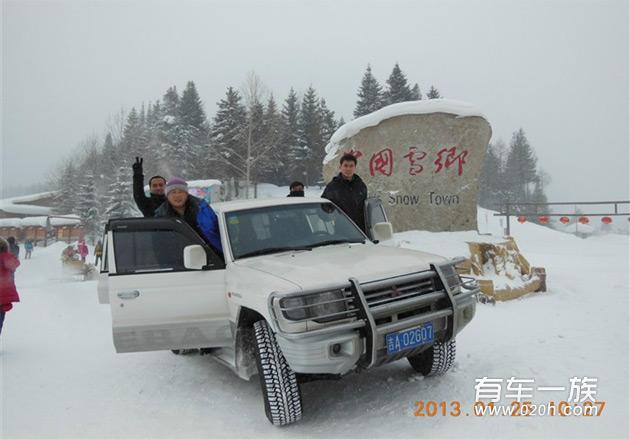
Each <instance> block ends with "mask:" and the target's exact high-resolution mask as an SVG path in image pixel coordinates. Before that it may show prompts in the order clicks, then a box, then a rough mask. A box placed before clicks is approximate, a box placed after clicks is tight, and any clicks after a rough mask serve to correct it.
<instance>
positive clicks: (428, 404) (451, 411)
mask: <svg viewBox="0 0 630 439" xmlns="http://www.w3.org/2000/svg"><path fill="white" fill-rule="evenodd" d="M605 406H606V402H605V401H595V402H593V401H584V402H581V403H571V402H569V401H558V402H554V401H549V402H546V403H541V404H535V403H533V402H532V401H512V402H511V403H510V404H509V405H496V404H495V403H494V402H488V403H484V402H482V401H476V402H475V403H473V405H472V410H471V411H469V412H466V411H463V410H462V403H461V402H460V401H416V403H415V409H414V416H418V417H425V416H426V417H434V416H453V417H459V416H470V415H471V414H472V415H473V416H478V417H479V416H529V417H535V416H563V417H564V416H588V417H591V416H601V415H602V413H603V412H604V407H605Z"/></svg>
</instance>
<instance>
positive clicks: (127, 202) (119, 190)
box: [104, 166, 137, 220]
mask: <svg viewBox="0 0 630 439" xmlns="http://www.w3.org/2000/svg"><path fill="white" fill-rule="evenodd" d="M131 185H132V181H131V172H130V168H129V167H127V166H121V167H119V168H118V170H117V172H116V178H115V180H114V181H113V182H112V183H111V184H110V185H109V190H108V191H107V206H106V207H105V218H104V219H105V220H107V219H111V218H125V217H130V216H136V214H137V209H136V207H135V205H134V202H133V199H132V194H133V190H132V186H131Z"/></svg>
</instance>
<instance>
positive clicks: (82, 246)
mask: <svg viewBox="0 0 630 439" xmlns="http://www.w3.org/2000/svg"><path fill="white" fill-rule="evenodd" d="M78 247H79V254H80V255H81V262H85V258H86V257H87V255H88V253H89V251H88V246H87V244H86V243H85V240H84V239H81V240H80V241H79V246H78Z"/></svg>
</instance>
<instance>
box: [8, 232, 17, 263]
mask: <svg viewBox="0 0 630 439" xmlns="http://www.w3.org/2000/svg"><path fill="white" fill-rule="evenodd" d="M7 243H8V244H9V251H10V252H11V253H12V254H13V256H15V257H16V258H17V259H20V246H19V245H18V244H17V242H16V241H15V238H14V237H13V236H9V237H8V238H7Z"/></svg>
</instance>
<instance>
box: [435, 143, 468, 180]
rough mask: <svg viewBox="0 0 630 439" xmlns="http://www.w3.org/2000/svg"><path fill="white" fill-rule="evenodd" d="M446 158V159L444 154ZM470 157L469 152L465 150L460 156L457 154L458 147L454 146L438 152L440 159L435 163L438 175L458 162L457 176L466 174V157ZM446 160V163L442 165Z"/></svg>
mask: <svg viewBox="0 0 630 439" xmlns="http://www.w3.org/2000/svg"><path fill="white" fill-rule="evenodd" d="M445 153H448V154H447V155H446V158H445V157H444V154H445ZM467 155H468V150H466V149H465V150H463V151H462V152H460V153H459V154H457V147H455V146H453V147H452V148H442V149H440V150H439V151H438V158H437V160H435V161H434V162H433V163H435V173H436V174H437V173H438V172H440V171H441V170H442V168H446V169H448V168H450V167H451V166H452V165H453V164H454V163H455V162H457V165H458V167H457V175H462V172H464V163H466V156H467ZM442 160H444V163H442Z"/></svg>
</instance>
